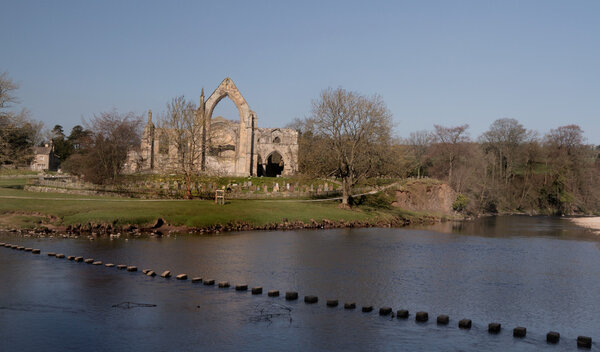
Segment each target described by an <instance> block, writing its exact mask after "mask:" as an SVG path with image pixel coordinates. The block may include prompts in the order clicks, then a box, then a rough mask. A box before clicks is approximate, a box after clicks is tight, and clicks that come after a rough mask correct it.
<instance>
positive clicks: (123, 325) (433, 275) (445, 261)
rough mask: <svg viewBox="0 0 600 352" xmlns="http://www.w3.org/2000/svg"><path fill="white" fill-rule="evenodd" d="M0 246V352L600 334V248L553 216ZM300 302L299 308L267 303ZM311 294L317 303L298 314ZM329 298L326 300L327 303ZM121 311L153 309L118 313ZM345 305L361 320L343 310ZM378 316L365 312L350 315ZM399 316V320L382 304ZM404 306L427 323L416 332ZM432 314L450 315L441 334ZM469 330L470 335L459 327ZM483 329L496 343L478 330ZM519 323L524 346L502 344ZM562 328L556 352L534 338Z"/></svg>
mask: <svg viewBox="0 0 600 352" xmlns="http://www.w3.org/2000/svg"><path fill="white" fill-rule="evenodd" d="M0 242H9V243H13V244H18V245H23V246H25V247H34V248H40V249H42V254H41V255H34V254H31V253H28V252H24V251H17V250H13V249H8V248H4V247H1V248H0V283H1V284H0V285H1V286H0V287H1V289H0V347H2V348H1V350H2V351H40V350H43V351H192V350H193V351H203V350H207V351H208V350H221V351H240V350H244V351H264V350H269V351H270V350H286V351H294V350H296V351H307V350H328V351H332V350H333V351H338V350H339V351H342V350H343V351H347V350H381V351H388V350H389V351H396V350H402V349H403V350H417V351H418V350H423V351H432V350H465V351H475V350H496V351H506V350H514V351H534V350H536V351H537V350H540V349H547V350H576V349H577V348H576V342H575V340H576V338H577V336H578V335H586V336H591V337H592V338H594V348H596V347H597V346H596V339H599V338H600V334H599V329H598V326H599V325H598V320H599V317H600V300H599V297H600V280H598V278H599V277H600V246H599V244H600V242H599V241H598V240H597V238H596V235H594V234H593V233H592V232H591V231H590V230H587V229H584V228H581V227H577V226H575V225H574V224H572V223H571V222H569V221H567V220H566V219H563V218H553V217H521V216H506V217H492V218H482V219H478V220H475V221H472V222H467V223H443V224H437V225H433V226H424V227H421V228H402V229H387V228H386V229H374V228H370V229H339V230H306V231H284V232H281V231H274V232H242V233H229V234H220V235H211V236H193V235H185V236H183V235H182V236H170V237H162V238H137V239H125V238H119V239H114V240H110V239H106V238H105V239H97V240H93V241H91V240H89V239H87V238H81V239H62V238H41V239H38V238H35V239H34V238H24V237H17V236H14V235H11V234H7V233H0ZM47 252H56V253H64V254H66V255H76V256H84V257H86V258H88V257H89V258H94V259H96V260H101V261H103V262H104V263H109V262H111V263H115V264H128V265H136V266H137V267H138V268H139V269H140V270H141V269H143V268H150V269H153V270H155V271H156V272H158V273H160V272H162V271H163V270H170V271H171V272H172V273H173V274H179V273H187V274H188V276H189V277H190V278H191V277H194V276H201V277H203V278H205V279H206V278H213V279H215V280H216V281H217V282H218V281H229V282H230V283H231V285H232V287H233V286H234V285H235V284H241V283H244V284H248V285H249V287H250V288H251V287H254V286H262V287H263V288H264V293H263V294H262V295H252V294H251V293H250V292H237V291H235V290H234V289H233V288H229V289H220V288H217V287H216V286H205V285H202V284H195V283H192V282H191V280H187V281H179V280H175V278H171V279H163V278H160V277H158V276H157V277H154V278H150V277H147V276H145V275H143V274H142V273H140V272H127V271H124V270H117V269H116V268H106V267H104V266H94V265H89V264H84V263H75V262H72V261H68V260H67V259H57V258H54V257H49V256H47V255H46V253H47ZM274 289H277V290H280V291H281V293H282V295H284V293H285V291H290V290H294V291H298V292H299V295H300V299H299V300H297V301H286V300H285V299H284V298H283V296H280V297H278V298H273V297H268V296H267V295H266V292H267V291H268V290H274ZM304 295H316V296H318V297H319V302H318V304H305V303H304V301H303V297H304ZM326 299H338V300H339V302H340V306H338V307H335V308H330V307H327V306H326V305H325V300H326ZM122 302H134V303H144V304H152V305H156V306H153V307H131V308H129V309H124V308H120V307H114V305H118V304H119V303H122ZM344 302H356V304H357V309H355V310H345V309H344V308H343V303H344ZM363 305H372V306H374V307H375V310H374V311H373V312H371V313H362V312H361V309H360V308H361V306H363ZM382 306H390V307H392V308H393V309H394V311H395V310H397V309H401V308H402V309H408V310H409V311H410V313H411V316H410V318H409V319H408V320H400V319H395V318H391V317H389V316H388V317H382V316H379V315H378V312H377V311H378V308H379V307H382ZM416 311H427V312H429V322H428V323H426V324H418V323H416V322H415V321H414V313H415V312H416ZM439 314H447V315H449V316H450V324H449V325H448V326H441V325H437V324H436V322H435V318H436V316H437V315H439ZM462 318H469V319H472V321H473V327H472V329H470V330H462V329H458V328H457V322H458V320H459V319H462ZM490 322H498V323H501V324H502V329H503V330H502V332H501V333H500V334H498V335H490V334H488V332H487V325H488V323H490ZM516 326H524V327H526V328H527V337H526V338H524V339H517V338H513V337H512V329H513V328H514V327H516ZM551 330H553V331H558V332H560V334H561V341H560V343H559V345H558V346H554V345H549V344H547V343H546V342H545V338H546V333H547V332H548V331H551Z"/></svg>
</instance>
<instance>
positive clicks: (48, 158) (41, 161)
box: [29, 142, 59, 171]
mask: <svg viewBox="0 0 600 352" xmlns="http://www.w3.org/2000/svg"><path fill="white" fill-rule="evenodd" d="M58 164H59V162H58V158H57V157H56V155H54V145H53V144H52V142H50V143H46V144H45V145H44V146H43V147H34V148H33V160H32V161H31V163H30V165H29V166H30V168H31V170H33V171H44V170H50V171H56V169H57V168H58Z"/></svg>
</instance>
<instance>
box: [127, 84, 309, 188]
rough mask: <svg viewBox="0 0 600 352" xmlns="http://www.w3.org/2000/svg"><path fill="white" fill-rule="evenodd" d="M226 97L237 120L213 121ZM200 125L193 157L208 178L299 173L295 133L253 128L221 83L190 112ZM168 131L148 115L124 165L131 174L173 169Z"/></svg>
mask: <svg viewBox="0 0 600 352" xmlns="http://www.w3.org/2000/svg"><path fill="white" fill-rule="evenodd" d="M225 97H229V98H230V99H231V100H232V101H233V103H234V104H235V106H236V107H237V109H238V111H239V114H240V120H239V122H238V121H231V120H226V119H225V118H223V117H220V116H219V117H216V118H213V117H212V114H213V111H214V109H215V106H216V105H217V104H218V103H219V102H220V101H221V100H222V99H223V98H225ZM195 118H196V121H197V123H199V124H202V128H201V133H202V145H201V146H200V149H201V152H200V153H198V159H199V160H198V162H197V163H195V165H197V166H198V167H197V168H198V170H197V171H198V172H204V173H206V174H209V175H227V176H269V177H274V176H278V175H291V174H293V173H295V172H296V171H297V170H298V133H297V132H296V131H295V130H293V129H287V128H258V127H257V116H256V112H254V111H252V110H251V109H250V107H249V106H248V103H247V102H246V100H245V99H244V97H243V96H242V94H241V93H240V91H239V90H238V89H237V87H236V86H235V84H234V83H233V81H232V80H231V78H225V79H224V80H223V81H222V82H221V84H220V85H219V86H218V87H217V89H215V91H214V92H213V93H212V94H211V95H210V96H209V97H208V99H206V101H205V99H204V90H202V95H201V96H200V105H199V107H198V109H197V110H196V111H195ZM171 135H172V134H171V133H170V132H169V130H168V129H167V128H157V127H155V126H154V123H153V122H152V112H151V111H150V112H148V123H147V124H146V127H145V128H144V132H143V135H142V142H141V146H140V149H139V151H136V152H131V153H130V156H129V160H128V162H127V169H128V170H129V171H130V172H153V173H167V172H174V171H175V170H176V169H177V163H178V160H180V159H179V158H178V150H177V147H175V146H174V145H173V143H171V142H170V141H169V140H170V136H171Z"/></svg>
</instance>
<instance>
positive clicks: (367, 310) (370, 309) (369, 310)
mask: <svg viewBox="0 0 600 352" xmlns="http://www.w3.org/2000/svg"><path fill="white" fill-rule="evenodd" d="M372 311H373V306H363V307H362V312H363V313H369V312H372Z"/></svg>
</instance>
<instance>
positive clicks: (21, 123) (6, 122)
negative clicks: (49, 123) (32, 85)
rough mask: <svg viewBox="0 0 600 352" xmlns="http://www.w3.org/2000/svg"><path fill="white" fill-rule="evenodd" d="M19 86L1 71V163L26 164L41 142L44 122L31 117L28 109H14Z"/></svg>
mask: <svg viewBox="0 0 600 352" xmlns="http://www.w3.org/2000/svg"><path fill="white" fill-rule="evenodd" d="M18 88H19V86H18V84H16V83H14V82H13V81H12V80H11V79H10V78H9V77H8V74H7V73H6V72H4V73H0V165H1V164H12V165H13V166H26V165H27V164H28V163H29V162H30V161H31V160H32V159H33V148H32V147H33V146H35V145H37V144H39V143H41V141H42V138H41V131H42V128H43V123H42V122H38V121H35V120H33V119H31V118H30V116H29V112H28V111H27V110H26V109H21V110H20V111H19V112H15V111H13V110H12V109H11V108H12V107H13V105H12V104H15V103H18V102H19V101H18V99H17V97H16V96H15V94H14V93H15V91H16V90H17V89H18Z"/></svg>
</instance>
